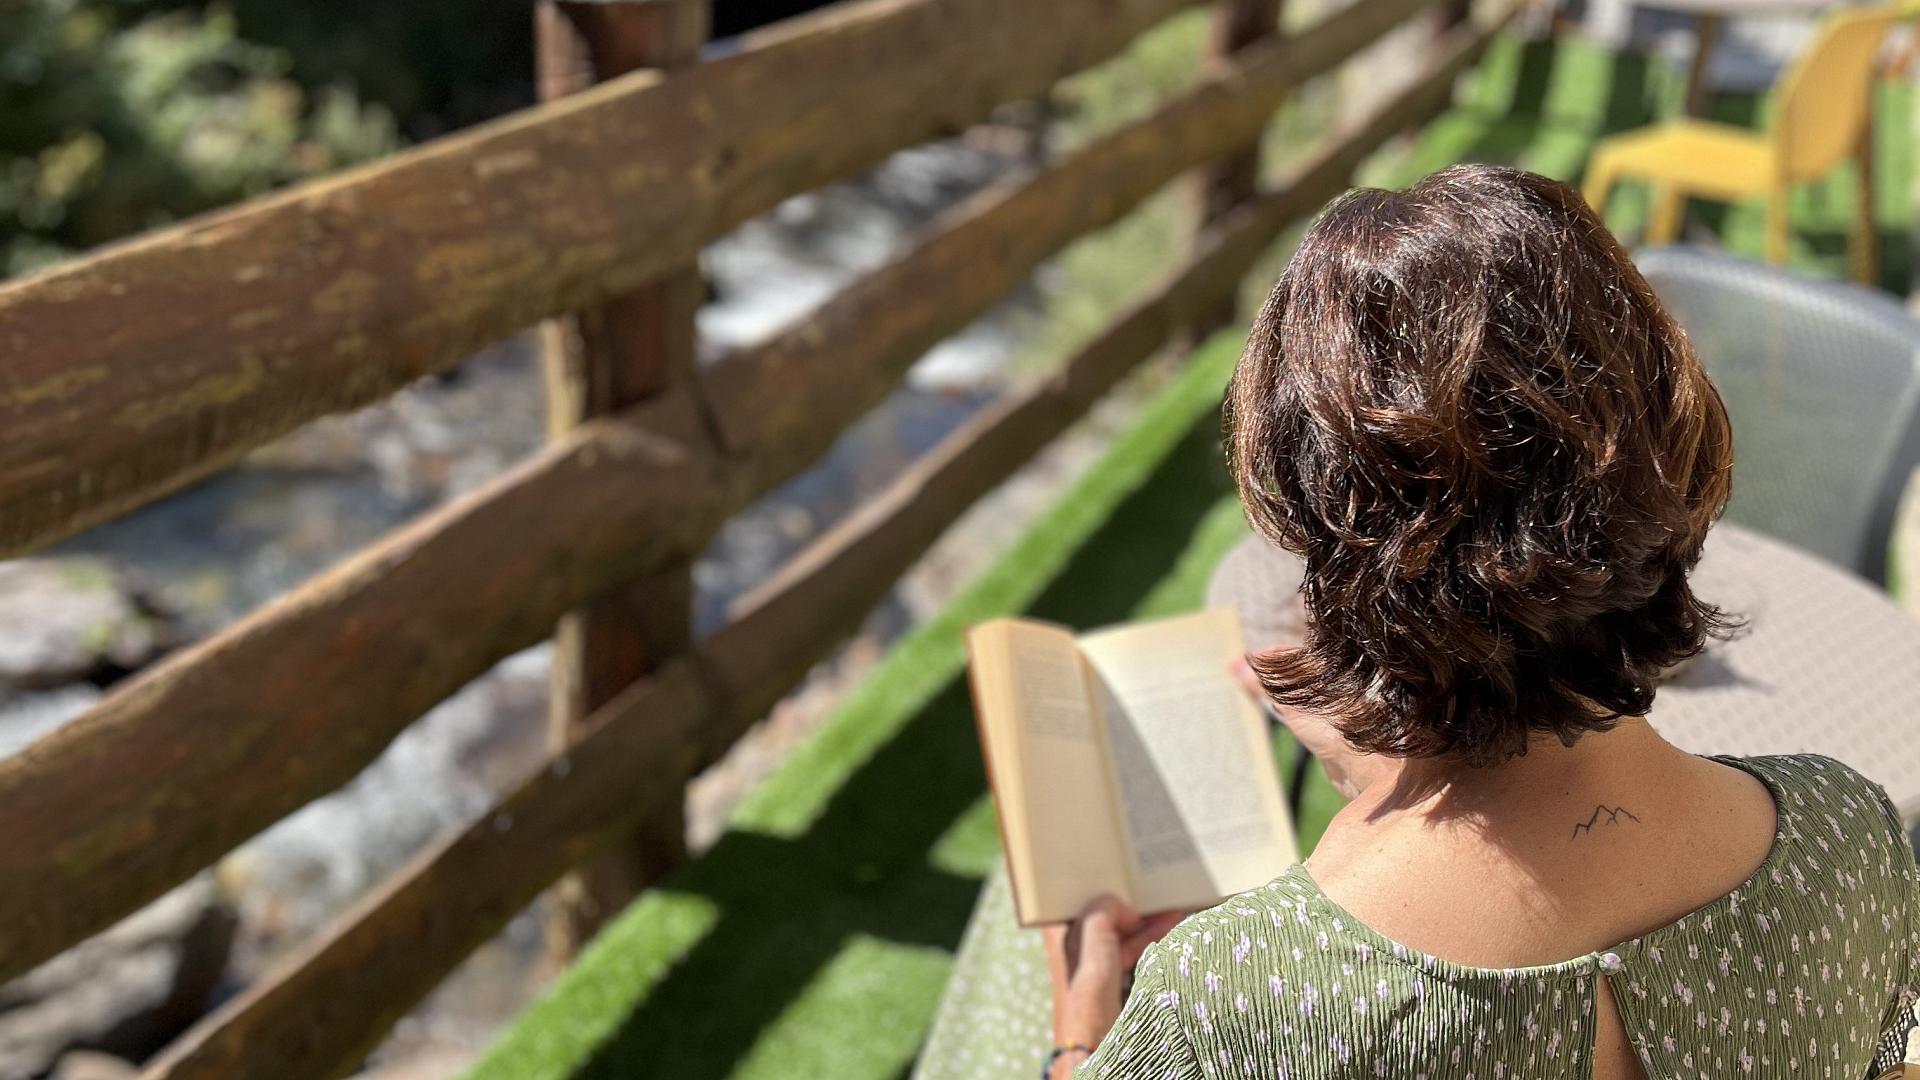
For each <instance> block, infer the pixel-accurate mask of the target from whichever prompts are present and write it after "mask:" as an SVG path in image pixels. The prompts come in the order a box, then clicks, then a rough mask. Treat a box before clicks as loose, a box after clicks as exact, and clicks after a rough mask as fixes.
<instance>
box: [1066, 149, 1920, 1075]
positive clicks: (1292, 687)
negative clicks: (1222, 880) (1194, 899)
mask: <svg viewBox="0 0 1920 1080" xmlns="http://www.w3.org/2000/svg"><path fill="white" fill-rule="evenodd" d="M1228 441H1229V458H1230V462H1231V465H1232V468H1233V471H1234V474H1235V477H1236V480H1237V481H1238V484H1239V486H1240V492H1241V496H1242V499H1243V501H1244V502H1245V505H1246V510H1247V514H1248V517H1249V518H1250V519H1251V521H1252V522H1253V524H1254V526H1255V528H1256V529H1257V530H1258V531H1259V532H1260V533H1261V534H1263V535H1264V536H1265V537H1266V538H1267V539H1268V540H1270V541H1271V542H1273V543H1275V544H1277V545H1279V546H1281V547H1283V548H1285V549H1287V550H1288V551H1291V552H1293V553H1294V554H1296V555H1297V556H1299V557H1300V559H1301V560H1302V561H1303V562H1304V564H1305V585H1304V587H1303V589H1302V595H1303V600H1304V603H1305V606H1306V612H1307V626H1308V630H1307V633H1306V635H1305V640H1304V641H1302V642H1300V644H1299V646H1298V647H1296V648H1292V649H1287V650H1282V651H1278V652H1272V653H1266V654H1262V655H1258V656H1255V657H1253V658H1252V662H1251V667H1250V669H1249V670H1248V672H1247V674H1248V678H1249V679H1250V681H1252V682H1253V683H1254V685H1255V686H1256V687H1257V689H1258V690H1259V691H1260V692H1261V693H1263V694H1265V695H1266V696H1267V697H1268V698H1269V699H1270V700H1271V701H1273V702H1274V703H1275V704H1276V705H1277V706H1278V707H1279V708H1280V709H1281V710H1282V711H1283V714H1284V718H1285V719H1286V721H1287V723H1288V725H1289V726H1290V727H1291V728H1292V729H1293V730H1294V731H1295V733H1296V734H1297V735H1298V736H1299V737H1300V739H1301V741H1302V742H1304V743H1305V744H1306V745H1307V746H1309V747H1310V748H1311V749H1312V750H1313V751H1314V752H1315V753H1316V754H1317V755H1318V756H1319V757H1320V759H1321V760H1322V762H1323V763H1325V764H1326V766H1327V768H1328V771H1329V773H1330V775H1332V776H1333V777H1334V778H1335V779H1336V781H1337V782H1338V784H1339V786H1340V788H1341V790H1342V791H1343V792H1344V793H1345V794H1346V795H1347V796H1348V797H1349V798H1350V799H1351V800H1352V801H1351V802H1350V803H1349V804H1348V805H1347V807H1346V808H1345V809H1344V810H1342V811H1341V812H1340V813H1339V815H1338V816H1336V817H1335V818H1334V820H1333V823H1332V824H1331V826H1330V827H1329V828H1328V829H1327V832H1326V834H1325V836H1324V837H1323V838H1322V839H1321V840H1320V842H1319V845H1318V846H1317V847H1316V848H1315V849H1314V851H1313V854H1312V857H1311V858H1309V859H1307V861H1306V862H1305V863H1304V864H1302V865H1298V866H1295V867H1293V868H1291V869H1290V870H1288V871H1287V872H1286V873H1284V874H1282V875H1281V876H1280V877H1279V878H1278V879H1276V880H1274V881H1273V882H1271V883H1269V884H1267V885H1264V886H1262V887H1259V888H1256V889H1253V890H1252V891H1250V892H1247V893H1244V894H1241V895H1239V896H1236V897H1233V898H1231V899H1229V900H1227V901H1226V902H1225V903H1223V904H1221V905H1219V906H1218V907H1215V908H1213V909H1211V910H1209V911H1205V912H1201V913H1199V914H1196V915H1193V916H1191V917H1190V918H1187V919H1186V920H1185V921H1184V922H1181V923H1180V924H1179V925H1178V926H1177V927H1174V928H1172V929H1171V930H1170V931H1169V930H1168V929H1167V927H1166V925H1165V923H1164V921H1155V920H1147V919H1143V918H1142V917H1141V916H1139V915H1137V914H1135V913H1133V912H1131V911H1128V910H1126V909H1124V908H1123V907H1122V906H1121V905H1119V904H1118V903H1117V902H1113V901H1103V902H1102V903H1100V904H1098V905H1096V906H1095V907H1094V908H1093V909H1091V910H1089V911H1088V912H1087V913H1086V914H1084V915H1083V916H1082V917H1081V918H1080V919H1079V920H1077V921H1076V922H1075V923H1074V924H1073V925H1072V926H1071V927H1068V928H1063V929H1062V930H1060V931H1058V932H1055V933H1054V934H1053V935H1052V939H1051V953H1052V957H1051V959H1052V962H1053V967H1054V971H1055V1006H1056V1007H1055V1036H1056V1039H1057V1041H1058V1042H1059V1044H1060V1045H1059V1048H1058V1049H1057V1050H1056V1052H1055V1058H1054V1060H1053V1061H1052V1062H1050V1063H1049V1064H1048V1069H1049V1071H1050V1075H1055V1076H1064V1075H1066V1074H1067V1073H1068V1072H1070V1071H1072V1070H1073V1069H1074V1067H1076V1066H1078V1067H1079V1068H1080V1069H1081V1070H1083V1072H1084V1073H1085V1074H1086V1075H1091V1076H1098V1077H1128V1078H1152V1080H1160V1078H1176V1080H1200V1078H1202V1077H1240V1076H1252V1077H1287V1078H1290V1080H1321V1078H1328V1077H1396V1078H1406V1080H1413V1078H1416V1077H1424V1078H1427V1080H1443V1078H1462V1080H1464V1078H1467V1077H1475V1078H1481V1080H1504V1078H1524V1080H1534V1078H1561V1077H1566V1078H1588V1077H1594V1078H1599V1080H1624V1078H1641V1077H1651V1078H1677V1077H1687V1078H1693V1077H1714V1078H1720V1077H1729V1076H1744V1075H1755V1076H1761V1077H1780V1076H1805V1077H1823V1078H1826V1077H1831V1078H1842V1080H1853V1078H1860V1077H1871V1076H1879V1075H1882V1074H1884V1073H1886V1072H1889V1071H1891V1070H1894V1069H1897V1068H1898V1067H1899V1066H1898V1063H1899V1062H1900V1061H1901V1059H1902V1057H1903V1056H1904V1051H1905V1046H1906V1040H1907V1034H1908V1031H1909V1030H1910V1028H1911V1027H1912V1026H1913V1017H1912V1009H1913V1005H1914V1001H1915V979H1916V968H1915V960H1916V948H1915V932H1916V915H1917V913H1916V871H1915V866H1914V858H1913V854H1912V852H1911V850H1910V849H1909V848H1908V846H1907V842H1906V838H1905V836H1904V834H1903V832H1902V828H1901V823H1900V820H1899V817H1898V815H1897V814H1896V813H1895V811H1894V809H1893V808H1892V806H1891V805H1890V804H1889V802H1888V801H1887V798H1886V796H1885V794H1884V793H1883V792H1882V791H1881V790H1880V789H1879V788H1878V787H1876V786H1875V785H1874V784H1872V783H1871V782H1869V781H1867V780H1865V779H1864V778H1862V777H1861V776H1860V775H1859V774H1858V773H1856V772H1854V771H1852V770H1851V769H1848V768H1847V767H1846V766H1843V765H1841V764H1839V763H1838V762H1835V761H1832V760H1830V759H1826V758H1819V757H1813V756H1794V757H1772V758H1755V759H1713V758H1703V757H1697V756H1694V755H1692V754H1688V753H1685V752H1682V751H1680V750H1679V749H1676V748H1675V747H1673V746H1672V745H1670V744H1668V743H1667V742H1666V741H1665V740H1663V739H1662V738H1661V737H1660V736H1659V734H1657V733H1656V732H1655V731H1654V730H1653V729H1652V728H1651V727H1650V726H1648V724H1647V723H1646V721H1645V720H1644V719H1643V717H1644V715H1645V714H1646V712H1647V710H1648V707H1649V706H1650V705H1651V704H1652V702H1653V698H1654V694H1655V687H1656V683H1657V682H1658V680H1659V678H1660V676H1661V673H1662V672H1663V671H1665V670H1666V669H1668V668H1669V667H1671V666H1672V665H1674V664H1676V663H1678V662H1679V661H1681V660H1683V659H1685V658H1687V657H1690V656H1693V655H1695V654H1696V653H1698V652H1699V651H1700V650H1701V649H1702V648H1703V646H1704V645H1706V643H1707V642H1708V640H1709V639H1710V638H1712V637H1713V636H1714V635H1715V634H1716V633H1719V632H1721V631H1722V630H1723V629H1724V628H1725V627H1726V626H1727V625H1728V622H1729V620H1728V619H1727V618H1726V617H1724V616H1723V615H1722V613H1721V612H1719V611H1717V610H1715V609H1714V608H1713V607H1711V606H1709V605H1707V604H1705V603H1703V602H1702V601H1701V600H1699V599H1698V598H1697V597H1695V596H1694V594H1693V592H1692V591H1691V590H1690V588H1689V586H1688V582H1687V575H1688V572H1689V570H1691V568H1692V567H1693V565H1694V563H1695V561H1696V560H1697V559H1698V557H1699V555H1700V550H1701V543H1702V541H1703V539H1704V538H1705V536H1706V533H1707V530H1708V528H1709V526H1711V525H1712V523H1713V522H1714V520H1715V519H1716V517H1717V516H1718V515H1719V513H1720V511H1721V508H1722V506H1723V505H1724V503H1725V502H1726V498H1727V493H1728V483H1729V472H1730V466H1731V454H1732V446H1731V433H1730V429H1729V426H1728V422H1727V416H1726V413H1725V411H1724V409H1723V408H1722V406H1721V403H1720V398H1719V395H1718V393H1717V392H1716V391H1715V390H1714V388H1713V385H1712V384H1711V383H1710V382H1709V381H1708V380H1707V377H1706V375H1705V373H1704V372H1703V371H1702V370H1701V367H1700V363H1699V361H1698V359H1697V358H1696V357H1695V356H1694V353H1693V350H1692V348H1691V347H1690V346H1689V345H1688V343H1687V339H1686V336H1685V335H1684V333H1682V332H1681V330H1680V329H1679V327H1677V326H1676V325H1675V324H1674V322H1673V320H1672V319H1671V318H1669V317H1668V315H1667V314H1666V313H1665V312H1664V311H1663V310H1662V309H1661V307H1660V304H1659V302H1658V301H1657V300H1656V299H1655V298H1654V295H1653V293H1652V292H1651V290H1650V289H1649V288H1648V286H1647V284H1646V282H1645V281H1644V280H1642V278H1641V277H1640V275H1639V273H1638V272H1636V271H1635V270H1634V268H1633V265H1632V264H1631V262H1630V261H1629V259H1628V257H1627V254H1626V252H1625V251H1623V250H1622V249H1621V247H1620V246H1619V244H1618V243H1616V242H1615V240H1614V239H1613V237H1612V236H1611V235H1609V234H1608V232H1607V230H1606V228H1605V226H1604V225H1602V223H1601V222H1600V220H1599V219H1598V218H1597V217H1596V216H1595V215H1594V213H1593V211H1592V210H1590V209H1589V208H1588V207H1587V206H1586V204H1585V203H1584V202H1582V201H1581V198H1580V196H1579V195H1578V194H1576V193H1575V192H1573V191H1572V190H1570V189H1568V188H1566V187H1564V186H1562V185H1560V184H1558V183H1555V182H1553V181H1551V180H1547V179H1544V178H1542V177H1538V176H1534V175H1530V174H1528V173H1525V172H1520V171H1518V170H1513V169H1501V168H1491V167H1483V166H1460V167H1456V168H1451V169H1447V170H1444V171H1442V172H1439V173H1435V174H1434V175H1432V176H1430V177H1428V178H1426V179H1425V180H1423V181H1421V182H1420V183H1419V184H1416V185H1415V186H1413V187H1412V188H1410V189H1408V190H1405V191H1401V192H1384V191H1358V192H1354V193H1352V194H1349V195H1347V196H1345V197H1343V198H1341V199H1340V200H1338V201H1337V202H1335V203H1334V204H1333V205H1332V207H1330V208H1329V209H1328V210H1327V211H1326V213H1325V214H1324V216H1323V217H1322V218H1321V219H1320V220H1319V222H1318V223H1317V224H1315V225H1314V227H1313V228H1312V230H1311V231H1310V232H1309V233H1308V234H1307V236H1306V238H1305V239H1304V240H1303V241H1302V242H1301V244H1300V247H1299V249H1298V250H1297V251H1296V252H1295V254H1294V256H1293V259H1292V261H1291V262H1290V263H1289V265H1288V266H1287V268H1286V271H1285V273H1284V274H1283V275H1282V276H1281V279H1280V281H1279V283H1278V285H1277V286H1276V287H1275V288H1274V290H1273V294H1272V297H1271V298H1270V299H1269V300H1268V302H1267V304H1266V306H1265V309H1264V310H1263V311H1262V312H1261V314H1260V316H1259V319H1258V321H1257V322H1256V323H1255V324H1254V327H1253V331H1252V335H1251V337H1250V339H1249V341H1248V343H1247V347H1246V352H1245V355H1244V356H1243V357H1242V359H1241V361H1240V366H1239V369H1238V371H1237V372H1236V374H1235V376H1234V381H1233V386H1232V389H1231V394H1230V401H1229V410H1228ZM1163 934H1164V936H1162V935H1163ZM1156 938H1157V939H1158V940H1157V941H1156V940H1154V939H1156ZM1142 950H1144V955H1143V956H1141V957H1140V959H1139V962H1138V965H1137V969H1135V974H1134V982H1133V985H1132V989H1131V992H1130V993H1127V994H1125V995H1124V1005H1123V982H1124V979H1125V976H1126V973H1127V971H1128V970H1129V968H1130V964H1131V959H1132V957H1133V956H1135V955H1139V954H1140V953H1141V951H1142Z"/></svg>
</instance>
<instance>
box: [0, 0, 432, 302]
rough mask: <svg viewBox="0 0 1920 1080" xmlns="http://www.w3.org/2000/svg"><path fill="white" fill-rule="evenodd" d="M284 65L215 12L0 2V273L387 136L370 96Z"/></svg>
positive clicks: (319, 165) (366, 149)
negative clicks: (307, 81) (295, 74)
mask: <svg viewBox="0 0 1920 1080" xmlns="http://www.w3.org/2000/svg"><path fill="white" fill-rule="evenodd" d="M290 67H291V59H290V57H289V56H288V55H287V54H286V53H285V52H284V51H282V50H279V49H275V48H269V47H266V46H262V45H258V44H253V43H249V42H247V41H245V40H242V39H241V38H240V37H239V36H237V34H236V32H235V23H234V19H233V17H232V16H231V15H229V14H227V13H225V12H222V11H213V12H192V11H177V12H160V13H149V12H146V11H143V10H141V9H140V7H139V6H137V5H134V4H128V3H124V2H122V3H116V2H113V0H14V2H11V3H5V4H0V272H4V273H6V274H8V275H14V274H20V273H23V272H27V271H30V270H33V269H37V268H39V267H41V266H44V265H46V264H48V263H50V262H53V261H56V260H58V259H60V258H62V257H65V256H67V255H69V254H71V253H73V252H76V251H79V250H82V249H85V248H88V247H92V246H95V245H98V244H102V243H105V242H107V241H110V240H114V239H118V238H120V237H123V236H126V235H129V234H131V233H135V232H138V231H141V230H143V229H147V228H151V227H153V226H156V225H160V224H163V223H165V222H168V221H172V220H175V219H178V218H180V217H184V216H186V215H189V214H193V213H197V212H199V211H201V210H206V209H209V208H212V207H215V206H219V205H222V204H224V203H228V202H232V201H234V200H237V199H242V198H246V197H248V196H250V195H255V194H258V193H260V192H262V191H266V190H268V189H269V188H272V187H275V186H277V185H280V184H284V183H287V182H289V181H293V180H298V179H301V178H304V177H308V176H312V175H316V174H319V173H323V172H327V171H330V170H333V169H336V168H339V167H340V166H342V165H345V164H349V163H352V162H356V161H363V160H366V159H368V158H372V157H376V156H378V155H380V154H383V153H386V152H388V151H389V150H391V149H393V148H394V147H395V146H396V145H398V142H399V139H398V136H397V135H396V134H395V129H394V124H393V121H392V119H391V117H390V116H389V115H388V114H387V112H386V111H385V110H384V109H382V108H378V107H369V106H365V105H363V104H361V103H360V101H359V100H358V99H357V98H356V97H355V95H354V94H353V92H352V91H350V90H348V89H346V88H345V87H343V86H339V87H327V88H321V89H319V90H317V91H309V90H308V89H305V88H303V87H302V86H301V85H299V84H298V83H296V82H295V81H293V80H292V79H291V78H290V77H289V75H288V72H289V69H290Z"/></svg>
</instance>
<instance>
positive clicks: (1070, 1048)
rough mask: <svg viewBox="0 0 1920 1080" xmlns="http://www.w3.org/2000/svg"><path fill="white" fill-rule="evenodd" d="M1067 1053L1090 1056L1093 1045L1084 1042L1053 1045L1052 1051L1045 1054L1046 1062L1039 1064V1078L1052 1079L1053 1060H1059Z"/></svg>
mask: <svg viewBox="0 0 1920 1080" xmlns="http://www.w3.org/2000/svg"><path fill="white" fill-rule="evenodd" d="M1068 1054H1085V1055H1087V1056H1088V1057H1092V1056H1093V1047H1091V1046H1088V1045H1087V1044H1086V1043H1068V1044H1067V1045H1065V1046H1056V1047H1054V1048H1053V1053H1051V1054H1048V1055H1047V1063H1046V1064H1045V1065H1042V1066H1040V1080H1052V1077H1053V1065H1054V1062H1056V1061H1059V1060H1060V1059H1061V1058H1063V1057H1065V1056H1066V1055H1068Z"/></svg>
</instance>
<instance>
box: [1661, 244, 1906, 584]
mask: <svg viewBox="0 0 1920 1080" xmlns="http://www.w3.org/2000/svg"><path fill="white" fill-rule="evenodd" d="M1636 261H1637V262H1638V263H1639V265H1640V271H1641V272H1642V273H1643V274H1645V275H1646V277H1647V281H1648V282H1649V283H1650V284H1651V285H1652V286H1653V290H1654V292H1656V293H1658V294H1659V296H1660V299H1661V301H1662V302H1663V303H1665V304H1666V306H1667V310H1668V311H1670V312H1672V314H1673V315H1674V317H1675V318H1677V319H1679V320H1680V324H1681V325H1682V326H1684V327H1686V330H1687V334H1688V336H1690V337H1691V338H1692V339H1693V344H1694V347H1695V348H1696V349H1698V350H1699V353H1700V358H1701V360H1702V361H1703V362H1704V363H1705V364H1706V367H1707V372H1708V373H1709V374H1710V375H1712V376H1713V381H1714V383H1715V384H1716V385H1717V386H1719V388H1720V393H1721V395H1722V396H1723V397H1724V398H1725V399H1726V403H1727V411H1728V412H1729V413H1730V414H1731V416H1732V418H1733V441H1734V462H1735V464H1734V472H1733V501H1732V503H1731V504H1730V505H1729V506H1728V508H1727V517H1728V518H1729V519H1730V520H1733V521H1736V522H1739V523H1740V524H1743V525H1746V526H1748V527H1750V528H1753V529H1757V530H1759V531H1760V532H1763V533H1767V534H1768V535H1771V536H1775V537H1778V538H1780V539H1782V540H1785V541H1787V542H1788V543H1791V544H1793V545H1795V546H1797V547H1800V548H1803V549H1805V550H1807V551H1810V552H1813V553H1814V554H1816V555H1819V556H1821V557H1823V558H1825V559H1827V560H1828V561H1830V562H1833V563H1835V564H1837V565H1839V566H1843V567H1846V568H1847V569H1849V570H1852V571H1854V572H1855V573H1857V574H1860V575H1861V576H1862V577H1865V578H1867V579H1868V580H1870V581H1872V582H1874V583H1876V584H1878V585H1881V586H1883V587H1884V586H1885V585H1886V583H1887V553H1888V543H1889V540H1890V537H1891V535H1892V532H1893V525H1894V515H1895V513H1896V511H1897V509H1898V505H1899V500H1900V495H1901V492H1902V491H1903V490H1905V488H1906V484H1907V481H1908V479H1909V478H1910V477H1911V476H1912V475H1913V472H1914V469H1915V467H1916V465H1920V320H1916V319H1914V318H1913V317H1912V316H1911V315H1909V314H1907V312H1906V310H1905V309H1904V308H1902V307H1901V306H1900V305H1899V304H1898V303H1896V302H1895V301H1894V300H1893V299H1892V298H1890V297H1888V296H1886V295H1885V294H1883V293H1879V292H1876V291H1874V290H1871V289H1865V288H1862V287H1860V286H1858V285H1853V284H1849V283H1847V282H1839V281H1819V280H1814V279H1810V278H1805V277H1801V276H1800V275H1797V274H1793V273H1790V272H1788V271H1784V270H1780V269H1777V268H1775V267H1770V266H1763V265H1760V264H1758V263H1753V262H1747V261H1745V260H1742V259H1736V258H1733V257H1732V256H1729V255H1724V254H1720V253H1718V252H1713V251H1706V250H1701V249H1696V248H1688V247H1668V248H1658V249H1654V250H1650V251H1644V252H1641V253H1640V254H1639V255H1638V256H1637V258H1636Z"/></svg>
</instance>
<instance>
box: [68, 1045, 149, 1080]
mask: <svg viewBox="0 0 1920 1080" xmlns="http://www.w3.org/2000/svg"><path fill="white" fill-rule="evenodd" d="M138 1075H139V1070H138V1069H136V1068H134V1065H133V1063H132V1062H130V1061H127V1060H126V1059H124V1058H117V1057H114V1056H113V1055H112V1054H102V1053H99V1052H97V1051H93V1050H75V1051H74V1052H73V1053H71V1054H67V1055H66V1056H64V1057H62V1058H61V1059H60V1061H59V1063H58V1064H56V1065H55V1066H54V1067H53V1073H52V1074H51V1075H49V1076H48V1077H47V1080H133V1078H134V1077H136V1076H138Z"/></svg>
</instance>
